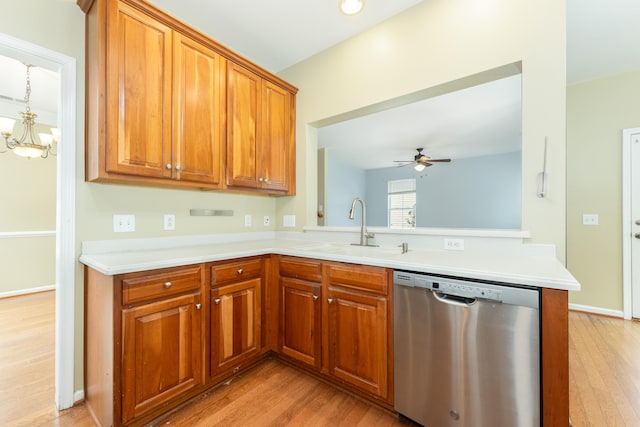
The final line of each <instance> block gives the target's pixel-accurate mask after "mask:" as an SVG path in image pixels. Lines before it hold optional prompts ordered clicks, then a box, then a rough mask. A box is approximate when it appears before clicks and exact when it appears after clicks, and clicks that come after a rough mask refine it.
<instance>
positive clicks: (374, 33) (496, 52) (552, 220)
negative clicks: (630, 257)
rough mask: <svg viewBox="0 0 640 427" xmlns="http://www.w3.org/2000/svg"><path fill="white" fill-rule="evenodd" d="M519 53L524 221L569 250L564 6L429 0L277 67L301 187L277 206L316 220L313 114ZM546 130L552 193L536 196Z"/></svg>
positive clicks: (535, 236) (317, 117) (361, 105)
mask: <svg viewBox="0 0 640 427" xmlns="http://www.w3.org/2000/svg"><path fill="white" fill-rule="evenodd" d="M520 61H521V62H522V68H523V71H522V86H523V87H522V92H523V94H522V103H523V106H522V107H523V108H522V111H523V131H522V140H523V147H522V153H523V154H522V155H523V162H522V168H523V172H522V173H523V179H522V182H523V190H522V204H523V209H522V212H523V213H522V227H523V229H525V230H529V231H530V232H531V234H532V239H531V241H533V242H537V243H551V244H554V245H556V249H557V254H558V257H559V258H560V259H561V260H564V256H565V91H566V83H565V6H564V2H559V1H556V0H544V1H539V2H514V1H511V0H490V1H483V2H478V1H475V0H460V1H455V2H451V1H445V0H435V1H425V2H423V3H420V4H418V5H417V6H415V7H413V8H411V9H409V10H407V11H406V12H403V13H401V14H399V15H397V16H395V17H393V18H392V19H390V20H387V21H385V22H383V23H381V24H379V25H378V26H376V27H374V28H372V29H371V30H369V31H366V32H364V33H362V34H360V35H358V36H356V37H354V38H352V39H349V40H347V41H345V42H343V43H340V44H338V45H336V46H334V47H332V48H330V49H328V50H326V51H324V52H321V53H319V54H318V55H315V56H313V57H311V58H309V59H307V60H305V61H303V62H301V63H299V64H296V65H294V66H292V67H290V68H289V69H287V70H284V71H283V72H281V73H280V74H281V75H282V77H284V78H285V79H287V80H288V81H290V82H291V83H292V84H294V85H296V86H298V87H299V88H300V92H299V94H298V98H297V147H298V158H297V161H298V166H299V168H298V176H297V178H298V181H297V183H298V184H297V185H298V188H299V189H300V193H301V194H302V196H300V197H296V198H288V199H281V200H278V212H282V213H285V212H286V211H293V212H296V213H297V215H298V217H302V218H306V222H307V223H309V224H312V223H315V221H316V203H317V202H316V200H317V197H316V192H317V189H316V187H317V181H316V176H317V174H316V168H317V162H316V154H315V153H316V148H317V141H316V138H315V136H314V135H315V132H313V130H314V129H313V127H312V126H310V124H313V123H316V122H318V121H323V122H325V123H329V122H332V121H335V120H336V119H335V118H336V116H340V115H350V114H349V113H350V112H352V111H354V110H358V109H367V108H369V107H370V106H372V105H375V104H377V103H381V102H384V101H385V100H389V99H393V98H397V97H401V96H405V95H408V94H412V93H415V92H418V91H422V90H425V89H428V88H432V87H435V86H438V85H442V84H444V83H447V82H450V81H453V80H456V79H461V78H463V77H465V76H469V75H473V74H477V73H481V72H484V71H486V70H489V69H493V68H496V67H501V66H504V65H507V64H511V63H516V62H520ZM545 136H546V137H548V140H549V154H548V166H547V170H548V173H549V191H548V197H546V198H544V199H540V198H537V197H536V174H537V172H539V171H540V170H541V169H542V161H543V147H544V139H545Z"/></svg>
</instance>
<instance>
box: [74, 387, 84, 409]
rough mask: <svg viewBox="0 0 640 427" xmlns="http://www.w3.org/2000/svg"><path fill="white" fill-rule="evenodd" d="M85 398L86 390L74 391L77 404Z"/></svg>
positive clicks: (75, 403)
mask: <svg viewBox="0 0 640 427" xmlns="http://www.w3.org/2000/svg"><path fill="white" fill-rule="evenodd" d="M83 400H84V390H76V391H74V392H73V404H74V405H77V404H78V403H81V402H82V401H83Z"/></svg>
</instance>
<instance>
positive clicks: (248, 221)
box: [244, 215, 251, 227]
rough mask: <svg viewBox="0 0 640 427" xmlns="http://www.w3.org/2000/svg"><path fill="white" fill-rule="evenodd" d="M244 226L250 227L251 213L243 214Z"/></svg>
mask: <svg viewBox="0 0 640 427" xmlns="http://www.w3.org/2000/svg"><path fill="white" fill-rule="evenodd" d="M244 226H245V227H251V215H245V216H244Z"/></svg>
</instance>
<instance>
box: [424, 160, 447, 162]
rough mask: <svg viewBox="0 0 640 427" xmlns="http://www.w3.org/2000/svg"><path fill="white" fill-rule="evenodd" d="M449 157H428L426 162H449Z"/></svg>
mask: <svg viewBox="0 0 640 427" xmlns="http://www.w3.org/2000/svg"><path fill="white" fill-rule="evenodd" d="M450 161H451V159H429V160H427V162H450Z"/></svg>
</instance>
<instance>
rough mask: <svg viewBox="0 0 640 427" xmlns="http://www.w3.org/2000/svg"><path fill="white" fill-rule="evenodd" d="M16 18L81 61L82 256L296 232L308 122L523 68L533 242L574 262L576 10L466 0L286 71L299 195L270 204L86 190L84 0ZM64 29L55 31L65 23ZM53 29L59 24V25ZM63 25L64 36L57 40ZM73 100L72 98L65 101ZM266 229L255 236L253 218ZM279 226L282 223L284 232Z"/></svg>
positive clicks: (310, 190)
mask: <svg viewBox="0 0 640 427" xmlns="http://www.w3.org/2000/svg"><path fill="white" fill-rule="evenodd" d="M0 10H5V11H7V10H9V11H11V12H12V13H11V17H12V18H11V19H5V20H4V21H3V28H2V32H4V33H6V34H9V35H12V36H14V37H17V38H20V39H23V40H26V41H29V42H32V43H35V44H38V45H40V46H43V47H46V48H48V49H51V50H54V51H57V52H61V53H64V54H66V55H69V56H71V57H74V58H76V59H77V61H78V81H77V89H78V100H77V101H78V113H77V117H78V120H77V132H78V142H77V151H76V153H77V162H78V174H77V234H76V236H77V251H78V254H79V252H80V242H81V241H83V240H93V239H114V238H136V237H152V236H168V235H180V234H195V233H208V232H233V231H255V230H260V231H263V230H268V229H270V228H265V227H262V226H261V225H259V224H260V223H261V216H262V215H264V214H270V215H276V214H277V218H276V221H272V224H280V222H281V217H282V215H284V214H289V213H295V214H296V215H297V221H296V224H297V225H298V228H300V226H302V225H305V224H306V223H308V224H314V223H315V220H316V211H315V209H316V206H315V204H316V188H315V186H316V168H317V164H316V157H315V132H314V130H313V129H310V128H308V127H307V124H308V123H312V122H315V121H317V120H321V119H324V118H327V117H331V116H334V115H337V114H341V113H344V112H348V111H351V110H353V109H357V108H360V107H363V106H367V105H370V104H373V103H377V102H380V101H383V100H386V99H389V98H394V97H397V96H401V95H405V94H409V93H412V92H415V91H419V90H422V89H425V88H429V87H432V86H435V85H438V84H441V83H444V82H448V81H451V80H454V79H457V78H461V77H464V76H467V75H470V74H475V73H478V72H481V71H484V70H487V69H491V68H494V67H496V66H502V65H505V64H510V63H514V62H518V61H522V64H523V68H524V70H523V157H524V162H523V185H524V189H523V228H525V229H528V230H530V231H531V232H532V234H533V239H532V240H533V241H536V242H546V243H553V244H556V245H557V248H558V254H559V256H560V258H561V259H562V258H563V257H564V250H565V249H564V248H565V242H564V236H565V210H564V200H565V194H564V188H565V182H564V176H565V166H564V165H565V158H564V154H565V141H564V137H565V119H564V111H565V95H564V94H565V82H564V79H565V77H564V76H565V9H564V2H558V1H556V0H542V1H538V2H513V1H511V0H487V1H485V2H482V3H481V2H476V1H472V0H462V1H456V2H450V1H445V0H434V1H428V2H424V3H422V4H420V5H418V6H416V7H415V8H412V9H410V10H409V11H407V12H406V13H403V14H401V15H398V16H396V17H395V18H393V19H391V20H390V21H388V22H385V23H383V24H381V25H379V26H377V27H375V28H374V29H373V30H371V31H368V32H366V33H364V34H362V35H360V36H358V37H355V38H354V39H352V40H350V41H347V42H345V43H342V44H340V45H338V46H336V47H334V48H332V49H329V50H327V51H325V52H323V53H321V54H319V55H316V56H315V57H313V58H310V59H309V60H307V61H305V62H303V63H301V64H300V65H298V66H295V67H292V68H291V69H289V70H287V71H286V72H284V73H283V75H284V77H285V78H286V79H289V80H290V81H291V82H292V83H293V84H295V85H298V86H299V88H300V93H299V95H298V110H297V114H298V119H297V151H298V152H297V165H298V169H297V187H298V196H296V197H286V198H281V199H273V198H268V197H257V196H242V195H234V194H218V193H214V192H197V191H180V190H166V189H165V190H161V189H145V188H140V187H123V186H111V185H101V184H90V183H85V182H84V179H83V176H84V166H83V163H84V148H83V142H82V141H83V138H82V135H83V122H84V114H83V110H84V16H83V14H82V12H81V11H80V9H79V8H78V7H77V6H76V4H75V1H73V0H29V1H19V2H17V1H14V0H0ZM52 23H55V25H53V24H52ZM52 25H53V26H52ZM52 28H55V30H53V31H52ZM63 96H64V94H63ZM545 136H548V137H549V143H550V147H549V151H550V155H549V157H550V160H549V171H550V190H549V197H548V198H546V199H537V198H536V197H535V174H536V173H537V172H538V170H539V169H540V166H541V164H542V142H543V141H544V137H545ZM197 207H206V208H218V209H233V210H234V211H235V212H236V216H234V217H233V218H192V217H189V216H188V210H189V208H197ZM115 213H129V214H135V215H136V227H137V231H136V232H135V233H128V234H114V233H113V232H112V218H111V217H112V215H113V214H115ZM164 213H175V214H176V223H177V229H176V231H175V232H171V233H168V232H164V231H162V227H161V225H162V220H161V218H162V214H164ZM246 213H251V214H254V217H253V222H254V227H253V228H251V229H246V228H244V227H243V223H244V218H243V217H244V214H246ZM272 227H273V226H272ZM76 280H77V293H76V307H75V312H76V331H75V336H76V370H75V387H76V389H81V388H82V387H83V373H82V368H83V359H82V358H83V351H82V345H83V343H82V328H83V326H82V325H83V304H82V301H83V286H84V285H83V274H82V266H81V265H80V264H78V267H77V271H76Z"/></svg>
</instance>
